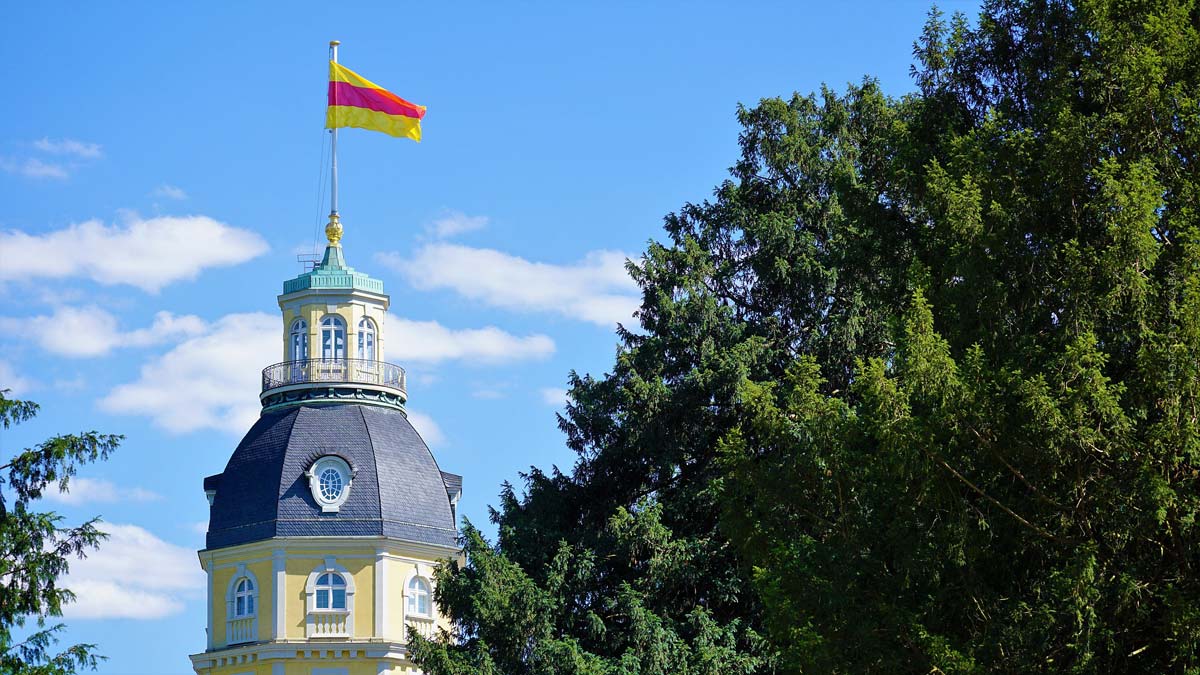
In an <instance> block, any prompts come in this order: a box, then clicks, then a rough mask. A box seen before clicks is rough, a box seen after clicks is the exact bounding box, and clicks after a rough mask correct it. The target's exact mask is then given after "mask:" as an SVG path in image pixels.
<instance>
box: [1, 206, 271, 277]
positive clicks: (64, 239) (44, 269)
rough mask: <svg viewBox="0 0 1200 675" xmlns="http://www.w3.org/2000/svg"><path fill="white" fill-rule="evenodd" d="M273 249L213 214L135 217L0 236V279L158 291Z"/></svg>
mask: <svg viewBox="0 0 1200 675" xmlns="http://www.w3.org/2000/svg"><path fill="white" fill-rule="evenodd" d="M266 250H267V243H266V242H265V241H263V238H262V237H260V236H258V235H257V234H255V233H254V232H251V231H249V230H243V229H238V228H236V227H230V226H229V225H226V224H224V223H220V222H218V221H216V220H213V219H212V218H209V217H207V216H163V217H158V218H141V217H138V216H136V215H134V216H131V217H130V219H129V221H128V222H126V223H125V224H123V225H112V226H109V225H105V224H104V223H102V222H100V221H98V220H89V221H86V222H83V223H77V224H74V225H71V226H69V227H67V228H65V229H61V230H55V231H53V232H48V233H46V234H37V235H33V234H27V233H25V232H22V231H20V230H12V231H8V232H0V281H12V280H29V279H38V278H51V279H64V278H68V277H86V278H89V279H91V280H93V281H95V282H97V283H101V284H105V285H114V284H129V285H131V286H136V287H138V288H140V289H142V290H144V291H149V292H157V291H158V290H159V289H161V288H162V287H163V286H166V285H167V284H169V283H172V282H174V281H180V280H184V279H194V278H195V277H196V276H197V275H198V274H199V273H200V272H201V270H203V269H205V268H207V267H224V266H229V265H236V264H239V263H243V262H245V261H247V260H250V259H251V258H254V257H256V256H258V255H261V254H262V253H264V252H265V251H266Z"/></svg>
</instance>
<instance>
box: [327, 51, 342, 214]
mask: <svg viewBox="0 0 1200 675" xmlns="http://www.w3.org/2000/svg"><path fill="white" fill-rule="evenodd" d="M340 44H342V43H341V42H339V41H337V40H331V41H330V42H329V60H330V61H333V62H334V63H337V60H338V45H340ZM329 133H330V134H332V139H333V140H332V142H331V143H330V146H331V148H332V152H333V159H332V161H331V162H330V165H329V166H330V180H331V181H332V183H333V185H332V186H331V188H330V193H329V194H330V207H331V208H330V210H329V220H330V222H331V223H332V222H336V220H337V215H338V199H337V198H338V194H337V187H338V186H337V183H338V181H337V178H338V176H337V127H334V128H332V129H330V130H329Z"/></svg>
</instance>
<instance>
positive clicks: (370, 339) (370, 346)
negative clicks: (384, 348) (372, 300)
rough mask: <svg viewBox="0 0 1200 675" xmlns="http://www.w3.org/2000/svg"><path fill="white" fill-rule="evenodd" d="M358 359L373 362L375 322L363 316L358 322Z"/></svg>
mask: <svg viewBox="0 0 1200 675" xmlns="http://www.w3.org/2000/svg"><path fill="white" fill-rule="evenodd" d="M358 358H360V359H366V360H367V361H374V360H375V322H374V321H372V320H370V319H368V318H367V317H365V316H364V317H363V318H362V319H360V320H359V322H358Z"/></svg>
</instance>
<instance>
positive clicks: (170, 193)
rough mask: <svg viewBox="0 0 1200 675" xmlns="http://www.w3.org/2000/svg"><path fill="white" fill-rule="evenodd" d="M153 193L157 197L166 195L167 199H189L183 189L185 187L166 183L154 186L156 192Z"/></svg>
mask: <svg viewBox="0 0 1200 675" xmlns="http://www.w3.org/2000/svg"><path fill="white" fill-rule="evenodd" d="M151 194H152V195H154V196H155V197H166V198H167V199H187V193H186V192H184V191H183V188H179V187H175V186H174V185H167V184H166V183H164V184H162V185H159V186H158V187H156V188H154V192H152V193H151Z"/></svg>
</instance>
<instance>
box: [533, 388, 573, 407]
mask: <svg viewBox="0 0 1200 675" xmlns="http://www.w3.org/2000/svg"><path fill="white" fill-rule="evenodd" d="M538 393H539V394H541V395H542V402H543V403H545V404H546V405H552V406H556V407H562V406H564V405H566V403H567V395H568V392H567V390H566V389H559V388H558V387H542V388H541V390H539V392H538Z"/></svg>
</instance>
